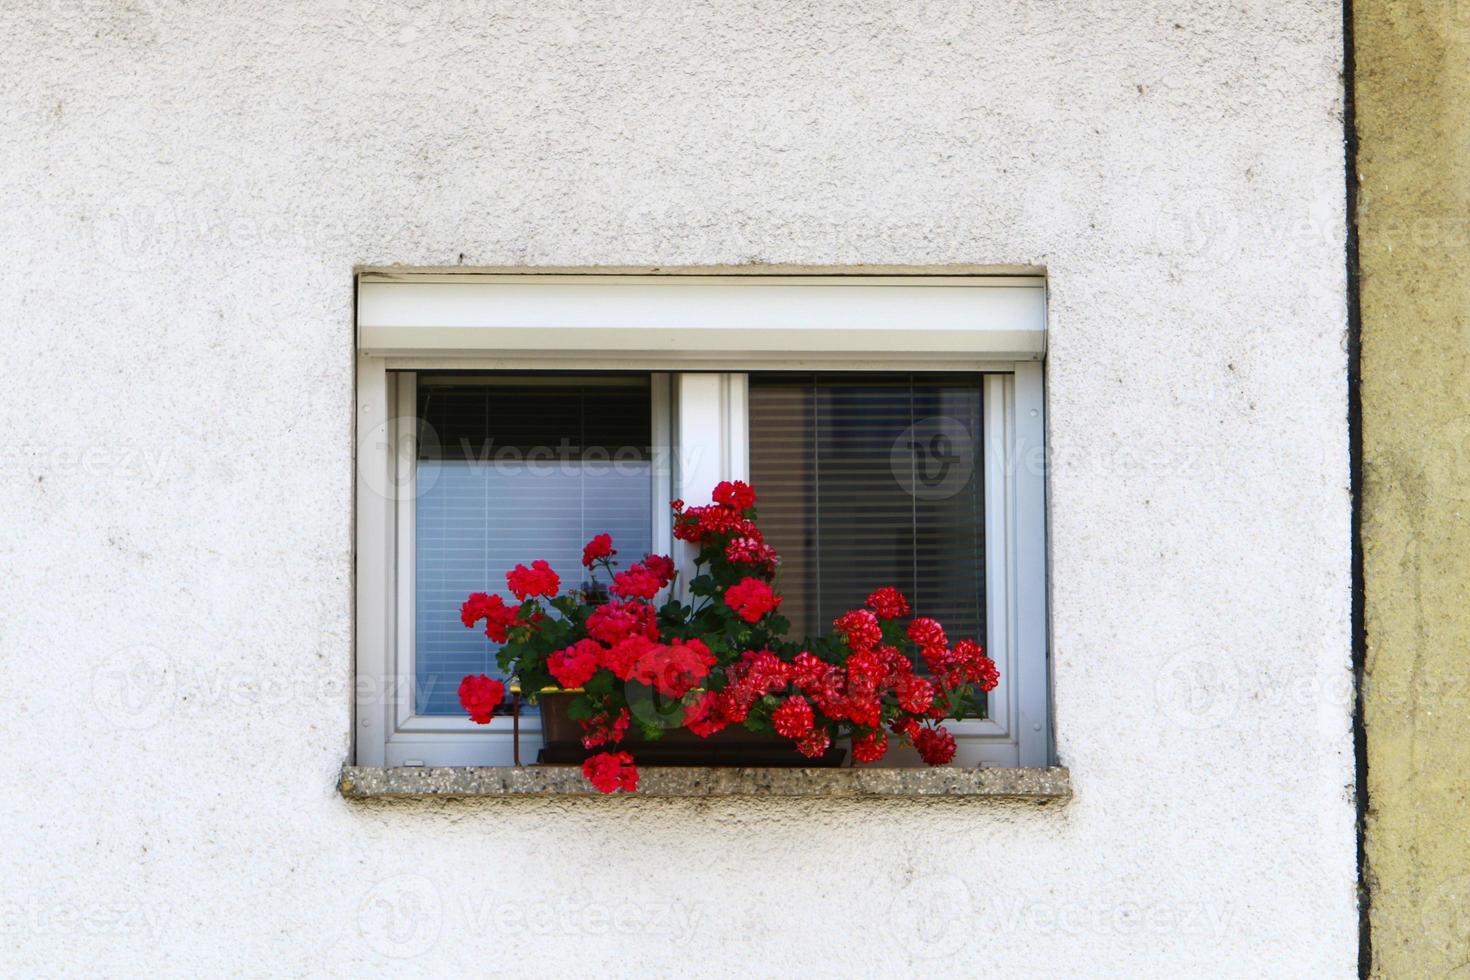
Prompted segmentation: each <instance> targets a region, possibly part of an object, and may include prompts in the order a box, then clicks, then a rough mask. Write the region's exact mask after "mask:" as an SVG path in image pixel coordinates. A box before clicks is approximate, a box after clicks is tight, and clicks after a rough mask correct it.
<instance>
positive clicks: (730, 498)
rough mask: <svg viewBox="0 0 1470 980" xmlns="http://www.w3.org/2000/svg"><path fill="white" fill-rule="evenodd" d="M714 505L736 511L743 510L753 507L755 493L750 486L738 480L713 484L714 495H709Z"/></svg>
mask: <svg viewBox="0 0 1470 980" xmlns="http://www.w3.org/2000/svg"><path fill="white" fill-rule="evenodd" d="M710 496H711V497H712V498H713V499H714V501H715V503H717V504H724V505H725V506H726V507H733V508H735V509H736V510H745V509H746V508H747V507H754V506H755V491H754V490H752V489H751V487H750V484H748V483H743V482H741V481H740V480H734V481H730V480H721V481H720V482H719V483H716V484H715V490H714V493H712V494H711V495H710Z"/></svg>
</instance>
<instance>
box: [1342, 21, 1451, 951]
mask: <svg viewBox="0 0 1470 980" xmlns="http://www.w3.org/2000/svg"><path fill="white" fill-rule="evenodd" d="M1354 9H1355V13H1356V20H1355V31H1354V33H1355V35H1356V39H1357V86H1356V87H1357V92H1358V108H1357V125H1358V134H1359V140H1360V141H1361V142H1360V149H1359V157H1358V160H1359V164H1358V169H1359V174H1360V177H1361V201H1360V204H1359V215H1358V218H1359V229H1360V235H1361V239H1362V241H1361V245H1360V253H1359V254H1360V256H1361V269H1362V301H1363V347H1362V361H1363V385H1362V400H1363V462H1364V497H1363V545H1364V547H1363V555H1364V573H1365V583H1366V607H1365V625H1366V628H1367V635H1368V651H1367V653H1368V659H1367V681H1366V683H1365V710H1364V716H1365V721H1366V724H1367V732H1368V783H1369V785H1368V799H1369V804H1370V808H1369V812H1368V822H1367V865H1368V876H1367V877H1368V882H1369V884H1370V886H1371V888H1372V906H1371V907H1372V916H1371V918H1372V936H1373V960H1374V967H1375V973H1376V974H1377V975H1379V976H1384V977H1406V976H1419V977H1443V976H1457V977H1458V976H1465V975H1467V971H1470V846H1467V843H1466V829H1465V827H1466V817H1465V814H1466V806H1467V799H1470V776H1467V773H1470V712H1467V707H1470V699H1467V691H1470V659H1467V653H1470V521H1467V519H1466V507H1467V504H1470V268H1467V259H1470V252H1467V246H1470V217H1467V216H1470V154H1467V152H1466V148H1467V146H1470V118H1467V117H1466V113H1465V106H1466V104H1467V100H1470V10H1467V9H1466V7H1465V5H1464V4H1460V3H1451V2H1445V0H1426V2H1423V3H1417V2H1416V3H1384V2H1376V3H1358V4H1356V5H1355V7H1354Z"/></svg>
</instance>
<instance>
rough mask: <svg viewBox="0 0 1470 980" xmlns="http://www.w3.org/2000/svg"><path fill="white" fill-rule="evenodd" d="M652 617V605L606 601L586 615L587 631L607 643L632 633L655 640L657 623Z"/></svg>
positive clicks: (653, 614) (612, 642) (610, 643)
mask: <svg viewBox="0 0 1470 980" xmlns="http://www.w3.org/2000/svg"><path fill="white" fill-rule="evenodd" d="M654 617H655V613H654V610H653V607H652V606H650V605H647V604H645V603H641V602H607V603H604V604H602V605H600V606H598V607H597V608H596V609H594V610H592V613H591V615H589V616H588V617H587V632H588V633H590V634H592V636H593V637H595V638H596V639H598V640H601V641H602V642H603V643H606V644H609V645H612V644H615V643H617V642H619V641H620V640H622V639H624V638H626V637H628V636H631V635H633V634H638V635H640V636H646V637H648V638H649V639H650V640H656V639H658V624H657V622H656V621H655V618H654Z"/></svg>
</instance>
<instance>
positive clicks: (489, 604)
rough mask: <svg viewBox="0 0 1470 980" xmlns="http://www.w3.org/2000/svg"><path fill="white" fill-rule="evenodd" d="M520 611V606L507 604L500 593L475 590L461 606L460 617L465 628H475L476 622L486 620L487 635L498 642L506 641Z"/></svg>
mask: <svg viewBox="0 0 1470 980" xmlns="http://www.w3.org/2000/svg"><path fill="white" fill-rule="evenodd" d="M520 611H521V607H520V606H507V605H506V604H505V600H504V599H502V598H500V596H498V595H486V594H485V593H483V592H474V593H471V594H470V597H469V598H468V599H466V600H465V603H464V605H462V606H460V607H459V619H460V622H462V623H464V625H465V629H474V628H475V624H476V623H478V622H479V621H480V620H482V619H483V620H485V635H486V636H488V637H490V639H492V640H494V641H495V642H496V643H504V642H505V641H506V639H508V638H509V631H510V628H511V627H512V626H514V625H515V622H516V614H517V613H519V612H520Z"/></svg>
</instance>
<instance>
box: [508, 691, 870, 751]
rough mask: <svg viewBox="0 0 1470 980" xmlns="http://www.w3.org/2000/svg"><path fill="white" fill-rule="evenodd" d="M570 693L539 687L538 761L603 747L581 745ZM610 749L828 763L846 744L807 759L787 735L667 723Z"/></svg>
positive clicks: (736, 728) (599, 749)
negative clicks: (655, 735)
mask: <svg viewBox="0 0 1470 980" xmlns="http://www.w3.org/2000/svg"><path fill="white" fill-rule="evenodd" d="M574 697H576V695H574V694H560V693H552V692H543V693H542V694H541V695H540V697H539V698H538V699H537V703H538V704H540V706H541V737H542V740H543V742H544V743H545V745H544V746H543V748H542V749H541V753H540V755H539V756H538V757H537V761H538V762H545V763H550V764H555V765H566V764H580V763H581V762H582V760H583V759H585V758H587V757H588V756H589V755H595V754H596V753H598V752H603V751H607V749H606V748H604V747H598V748H595V749H584V748H583V747H582V726H581V725H580V724H578V723H577V722H576V721H575V720H573V719H572V718H571V717H570V716H569V715H568V714H567V710H568V708H569V707H570V706H571V702H572V698H574ZM613 749H614V750H624V751H627V752H631V753H632V754H633V757H634V758H635V759H637V760H638V765H640V766H742V767H744V766H763V767H792V768H795V767H801V768H808V769H811V768H829V767H835V766H840V765H842V763H843V761H844V760H845V759H846V758H847V750H846V749H844V748H842V747H840V746H837V745H834V746H833V747H832V748H830V749H828V750H827V751H826V753H825V754H824V755H822V756H821V757H820V758H816V759H809V758H807V757H806V756H804V755H802V754H801V753H800V752H798V751H796V747H795V746H794V745H792V744H791V740H790V739H788V738H781V737H780V736H779V735H763V734H761V733H760V732H753V731H751V730H750V729H748V728H745V727H743V726H740V725H732V726H730V727H729V728H725V729H722V730H720V731H718V732H715V733H714V734H713V735H711V736H710V737H709V738H700V737H699V736H698V735H696V734H694V733H693V732H691V731H690V730H689V729H687V728H671V729H669V730H668V731H666V732H664V735H663V737H662V738H660V739H658V740H657V741H649V740H647V739H645V738H643V737H642V736H641V735H638V734H637V733H636V732H635V731H632V730H630V731H629V732H628V735H627V737H626V738H624V739H623V741H622V742H621V743H619V744H618V745H617V746H614V747H613Z"/></svg>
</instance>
